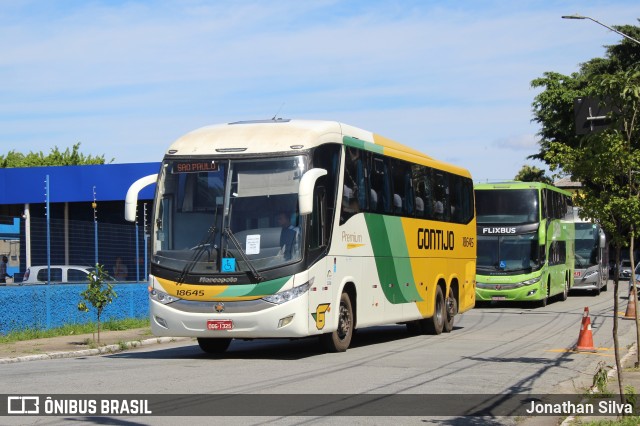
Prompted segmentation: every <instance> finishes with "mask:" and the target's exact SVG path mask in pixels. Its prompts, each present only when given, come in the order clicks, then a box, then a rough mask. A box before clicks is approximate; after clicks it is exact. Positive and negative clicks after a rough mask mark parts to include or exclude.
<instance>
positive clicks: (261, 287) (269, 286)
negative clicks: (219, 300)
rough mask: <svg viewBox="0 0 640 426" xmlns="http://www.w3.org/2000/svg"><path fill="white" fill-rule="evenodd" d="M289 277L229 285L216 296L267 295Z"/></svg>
mask: <svg viewBox="0 0 640 426" xmlns="http://www.w3.org/2000/svg"><path fill="white" fill-rule="evenodd" d="M290 278H291V277H290V276H289V277H284V278H278V279H275V280H271V281H265V282H262V283H260V284H241V285H230V286H229V288H227V289H226V290H225V291H223V292H222V293H221V294H219V295H218V296H217V297H241V296H267V295H271V294H275V293H277V292H278V290H280V289H281V288H282V286H284V284H285V283H286V282H287V281H289V279H290Z"/></svg>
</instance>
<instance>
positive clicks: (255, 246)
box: [245, 234, 260, 254]
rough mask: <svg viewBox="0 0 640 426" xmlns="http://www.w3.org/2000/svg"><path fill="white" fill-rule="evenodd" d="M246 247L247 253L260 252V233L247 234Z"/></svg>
mask: <svg viewBox="0 0 640 426" xmlns="http://www.w3.org/2000/svg"><path fill="white" fill-rule="evenodd" d="M245 247H246V248H247V249H246V250H245V253H246V254H260V234H255V235H247V240H246V243H245Z"/></svg>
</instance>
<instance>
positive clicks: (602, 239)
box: [599, 233, 607, 248]
mask: <svg viewBox="0 0 640 426" xmlns="http://www.w3.org/2000/svg"><path fill="white" fill-rule="evenodd" d="M599 243H600V248H605V247H606V246H607V237H605V235H604V233H601V234H600V238H599Z"/></svg>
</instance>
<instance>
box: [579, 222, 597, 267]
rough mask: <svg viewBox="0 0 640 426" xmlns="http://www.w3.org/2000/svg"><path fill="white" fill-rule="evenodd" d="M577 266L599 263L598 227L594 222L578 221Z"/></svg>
mask: <svg viewBox="0 0 640 426" xmlns="http://www.w3.org/2000/svg"><path fill="white" fill-rule="evenodd" d="M575 229H576V268H588V267H589V266H594V265H597V264H598V239H599V235H598V227H597V225H594V224H592V223H576V224H575Z"/></svg>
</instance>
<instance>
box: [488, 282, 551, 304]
mask: <svg viewBox="0 0 640 426" xmlns="http://www.w3.org/2000/svg"><path fill="white" fill-rule="evenodd" d="M480 285H486V284H476V301H480V302H492V301H513V302H516V301H536V300H542V299H544V298H545V297H546V295H545V294H544V292H543V291H542V288H541V286H540V283H539V282H537V283H534V284H530V285H525V286H521V287H517V288H509V287H513V284H507V283H505V284H495V283H492V284H491V287H488V288H485V287H483V288H481V287H480Z"/></svg>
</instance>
